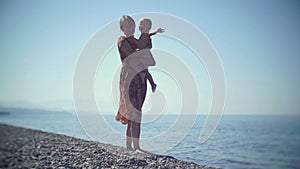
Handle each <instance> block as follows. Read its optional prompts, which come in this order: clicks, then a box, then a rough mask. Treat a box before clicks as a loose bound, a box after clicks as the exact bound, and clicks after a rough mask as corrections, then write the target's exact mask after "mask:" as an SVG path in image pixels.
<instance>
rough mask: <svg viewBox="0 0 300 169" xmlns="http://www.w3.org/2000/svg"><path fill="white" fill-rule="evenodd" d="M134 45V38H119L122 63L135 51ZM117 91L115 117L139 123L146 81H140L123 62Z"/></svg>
mask: <svg viewBox="0 0 300 169" xmlns="http://www.w3.org/2000/svg"><path fill="white" fill-rule="evenodd" d="M136 43H137V40H136V39H135V38H134V37H129V38H122V37H121V38H120V39H119V43H118V48H119V53H120V57H121V60H122V61H123V60H124V59H125V58H126V57H127V56H129V55H130V54H132V53H134V52H135V51H136V48H137V47H136ZM119 89H120V102H119V110H118V113H117V116H121V118H123V120H124V118H125V122H126V120H130V121H134V122H138V123H140V122H141V118H142V106H143V103H144V101H145V97H146V91H147V83H146V79H145V78H144V79H141V77H140V76H139V75H138V74H136V73H134V71H133V70H132V69H131V68H130V67H129V66H128V65H126V64H125V63H124V62H123V63H122V69H121V74H120V84H119ZM117 116H116V119H117ZM117 120H118V119H117ZM121 122H122V120H121ZM122 123H123V122H122ZM123 124H124V123H123Z"/></svg>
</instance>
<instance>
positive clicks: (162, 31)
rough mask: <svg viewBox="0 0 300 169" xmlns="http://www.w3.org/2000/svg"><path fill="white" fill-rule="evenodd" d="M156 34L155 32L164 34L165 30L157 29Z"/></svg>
mask: <svg viewBox="0 0 300 169" xmlns="http://www.w3.org/2000/svg"><path fill="white" fill-rule="evenodd" d="M156 32H157V33H164V32H165V30H164V29H163V28H158V29H157V30H156Z"/></svg>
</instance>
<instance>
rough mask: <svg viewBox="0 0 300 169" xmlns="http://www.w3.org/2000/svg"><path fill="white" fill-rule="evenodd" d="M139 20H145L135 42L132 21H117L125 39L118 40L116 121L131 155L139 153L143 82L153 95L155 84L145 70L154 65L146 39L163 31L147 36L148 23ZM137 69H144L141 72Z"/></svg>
mask: <svg viewBox="0 0 300 169" xmlns="http://www.w3.org/2000/svg"><path fill="white" fill-rule="evenodd" d="M143 20H145V19H142V20H141V24H140V31H141V33H142V35H141V38H140V39H139V40H138V39H136V38H134V36H133V34H134V32H135V22H134V20H133V19H132V18H131V17H130V16H128V15H124V16H122V17H121V19H120V29H121V31H122V32H123V33H124V35H125V36H121V37H120V38H119V39H118V49H119V54H120V58H121V61H122V69H121V74H120V84H119V89H120V102H119V110H118V113H117V115H116V120H117V121H120V122H121V123H122V124H127V129H126V136H127V137H126V147H127V149H128V150H133V151H140V146H139V138H140V132H141V118H142V106H143V103H144V101H145V97H146V92H147V83H146V82H147V80H149V82H150V84H151V86H152V90H153V88H154V90H153V91H155V88H156V84H155V83H154V82H153V79H152V76H151V75H150V73H149V72H148V70H147V67H148V66H154V65H155V61H154V59H153V57H152V55H151V53H150V51H149V49H150V48H151V47H152V44H151V38H150V36H151V35H154V34H156V33H158V32H159V33H162V32H163V29H161V28H159V29H158V30H157V31H156V32H154V33H150V34H149V30H150V29H151V21H150V20H149V19H146V22H145V23H143V22H142V21H143ZM149 21H150V22H149ZM147 31H148V33H147ZM145 52H146V54H145ZM148 55H149V56H150V57H149V56H148ZM142 56H147V57H142ZM140 58H143V59H140ZM136 65H139V66H136ZM141 65H144V67H142V68H141V67H140V66H141ZM154 85H155V86H154ZM132 145H133V147H132Z"/></svg>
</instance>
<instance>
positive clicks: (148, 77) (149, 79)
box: [145, 69, 157, 92]
mask: <svg viewBox="0 0 300 169" xmlns="http://www.w3.org/2000/svg"><path fill="white" fill-rule="evenodd" d="M145 76H146V78H147V79H148V81H149V82H150V84H151V88H152V92H155V90H156V86H157V85H156V84H155V83H154V81H153V78H152V75H151V74H150V73H149V71H148V69H147V70H145Z"/></svg>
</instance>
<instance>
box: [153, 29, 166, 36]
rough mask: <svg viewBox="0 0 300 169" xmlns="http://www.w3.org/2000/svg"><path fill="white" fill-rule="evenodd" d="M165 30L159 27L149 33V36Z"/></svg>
mask: <svg viewBox="0 0 300 169" xmlns="http://www.w3.org/2000/svg"><path fill="white" fill-rule="evenodd" d="M164 32H165V30H164V29H163V28H157V30H156V31H154V32H152V33H149V36H152V35H155V34H157V33H164Z"/></svg>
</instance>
